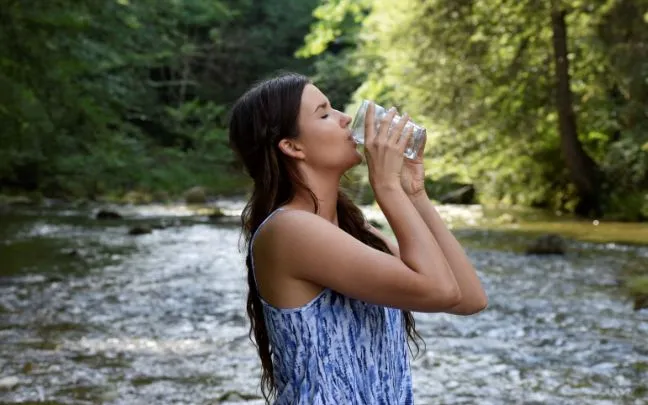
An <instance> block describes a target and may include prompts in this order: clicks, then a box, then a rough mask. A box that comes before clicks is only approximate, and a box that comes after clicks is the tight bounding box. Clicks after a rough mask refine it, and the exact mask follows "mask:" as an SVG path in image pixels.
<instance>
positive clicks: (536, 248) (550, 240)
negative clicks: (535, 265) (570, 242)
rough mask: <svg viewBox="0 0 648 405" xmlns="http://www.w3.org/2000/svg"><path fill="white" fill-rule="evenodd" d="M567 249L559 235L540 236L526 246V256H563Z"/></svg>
mask: <svg viewBox="0 0 648 405" xmlns="http://www.w3.org/2000/svg"><path fill="white" fill-rule="evenodd" d="M566 248H567V243H566V242H565V239H564V238H563V237H562V236H560V235H555V234H547V235H542V236H540V237H539V238H538V239H536V240H535V241H534V242H533V243H531V244H530V245H529V246H527V249H526V254H528V255H564V254H565V250H566Z"/></svg>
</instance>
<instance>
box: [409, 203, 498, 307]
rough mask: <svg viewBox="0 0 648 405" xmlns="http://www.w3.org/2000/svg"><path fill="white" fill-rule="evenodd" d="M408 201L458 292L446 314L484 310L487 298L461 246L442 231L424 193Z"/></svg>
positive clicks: (446, 229)
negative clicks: (436, 246)
mask: <svg viewBox="0 0 648 405" xmlns="http://www.w3.org/2000/svg"><path fill="white" fill-rule="evenodd" d="M411 200H412V203H413V205H414V207H416V210H417V211H418V213H419V214H420V216H421V217H422V218H423V220H424V221H425V223H426V224H427V227H428V228H429V229H430V231H431V232H432V233H433V234H434V237H435V238H436V240H437V242H438V243H439V246H440V247H441V249H442V250H443V254H444V255H445V258H446V260H447V261H448V263H449V265H450V268H451V269H452V272H453V273H454V276H455V279H456V280H457V283H458V284H459V289H460V290H461V296H462V299H461V302H460V303H459V304H458V305H456V306H455V307H453V308H452V309H451V310H449V311H447V312H449V313H453V314H457V315H470V314H474V313H476V312H479V311H481V310H483V309H484V308H486V306H487V305H488V298H487V297H486V293H485V292H484V289H483V288H482V285H481V282H480V281H479V277H477V273H476V272H475V268H474V267H473V265H472V263H471V262H470V259H468V256H466V253H465V252H464V249H463V248H462V247H461V244H459V242H458V241H457V239H456V238H455V237H454V235H453V234H452V233H451V232H450V230H448V228H447V227H446V225H445V223H444V222H443V219H442V218H441V216H440V215H439V213H438V212H437V210H436V209H435V208H434V206H433V205H432V203H431V202H430V200H429V198H428V197H427V195H426V194H425V192H423V193H421V194H418V195H416V196H414V197H412V198H411Z"/></svg>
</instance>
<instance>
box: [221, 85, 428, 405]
mask: <svg viewBox="0 0 648 405" xmlns="http://www.w3.org/2000/svg"><path fill="white" fill-rule="evenodd" d="M309 83H310V80H309V79H308V78H307V77H305V76H302V75H298V74H292V73H290V74H284V75H281V76H279V77H276V78H273V79H269V80H266V81H263V82H261V83H259V84H257V85H256V86H254V87H253V88H251V89H250V90H248V91H247V92H246V93H245V94H244V95H243V96H241V98H239V100H238V101H237V102H236V103H235V105H234V107H233V108H232V112H231V118H230V127H229V140H230V145H231V147H232V149H233V150H234V152H235V153H236V154H237V155H238V157H239V158H240V160H241V161H242V162H243V165H244V167H245V170H246V171H247V173H248V174H249V175H250V177H251V178H252V180H253V181H254V189H253V190H252V196H251V197H250V200H249V201H248V203H247V205H246V206H245V208H244V209H243V213H242V215H241V222H242V227H243V235H244V237H245V248H246V252H247V256H246V265H247V280H248V285H249V292H248V297H247V314H248V317H249V318H250V323H251V325H250V334H249V336H250V339H251V340H252V341H253V343H255V344H256V347H257V350H258V352H259V357H260V358H261V366H262V368H263V370H262V375H261V391H262V392H263V396H264V397H265V399H266V401H269V400H270V398H271V397H272V395H273V394H274V393H275V385H274V375H273V366H272V348H271V347H270V341H269V337H268V330H267V329H266V324H265V320H264V318H263V309H262V304H261V300H260V298H259V293H258V291H257V287H256V283H255V281H254V275H253V272H252V263H251V253H250V252H251V249H250V243H251V238H252V235H254V232H256V230H257V229H258V228H259V226H260V225H261V222H263V220H264V219H265V218H266V217H267V216H268V215H270V213H272V212H273V211H274V210H276V209H277V208H279V207H280V206H282V205H284V204H286V203H288V202H289V201H290V200H291V199H292V198H293V197H294V196H295V192H296V189H297V187H302V188H304V189H306V190H308V191H309V193H310V196H311V198H312V199H313V203H314V204H315V211H316V212H318V201H317V198H316V196H315V195H314V194H313V192H312V191H311V190H310V189H309V188H308V186H307V185H306V184H305V183H304V181H303V180H302V179H301V177H300V176H299V174H298V173H297V171H296V170H295V169H294V167H293V165H290V164H288V162H287V160H286V157H285V155H284V154H283V153H282V152H281V151H280V150H279V147H278V144H279V141H280V140H281V139H284V138H296V137H297V136H298V131H297V118H298V116H299V109H300V105H301V97H302V92H303V91H304V87H306V85H307V84H309ZM337 214H338V224H339V227H340V228H341V229H342V230H344V231H346V232H347V233H349V234H350V235H352V236H353V237H355V238H356V239H358V240H360V241H361V242H363V243H365V244H367V245H369V246H371V247H373V248H375V249H378V250H381V251H383V252H386V253H391V252H390V251H389V248H388V247H387V245H386V244H385V242H384V241H383V240H382V239H380V238H379V237H377V236H376V235H374V234H373V233H372V232H371V231H370V230H369V228H368V227H367V221H366V219H365V217H364V215H363V213H362V211H361V210H360V209H359V208H358V207H357V206H356V205H355V204H354V203H353V201H351V199H350V198H348V197H347V196H346V195H345V194H344V193H343V192H342V191H341V190H340V191H338V200H337ZM403 315H404V321H405V328H406V332H407V335H408V337H409V341H408V344H409V343H412V344H414V346H415V347H416V353H417V354H418V352H419V341H420V342H422V339H421V336H420V335H419V334H418V332H417V331H416V328H415V322H414V317H413V316H412V314H411V313H410V312H409V311H403ZM410 351H412V346H411V345H410Z"/></svg>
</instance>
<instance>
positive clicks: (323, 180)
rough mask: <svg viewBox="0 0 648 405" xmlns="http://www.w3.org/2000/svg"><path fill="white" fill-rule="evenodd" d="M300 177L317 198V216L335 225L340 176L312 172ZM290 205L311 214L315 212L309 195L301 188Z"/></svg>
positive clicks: (336, 222) (336, 221)
mask: <svg viewBox="0 0 648 405" xmlns="http://www.w3.org/2000/svg"><path fill="white" fill-rule="evenodd" d="M302 175H303V177H304V182H305V183H306V185H308V187H309V188H310V190H311V191H312V192H313V193H314V194H315V196H316V197H317V202H318V204H319V212H318V213H317V214H318V215H319V216H320V217H322V218H324V219H326V220H327V221H330V222H332V223H334V224H335V225H337V224H338V220H337V197H338V187H339V184H340V176H339V175H337V174H322V173H313V172H311V173H306V174H304V173H302ZM290 205H294V206H295V207H296V208H301V209H307V210H311V211H313V212H314V211H315V206H314V204H313V200H312V198H311V195H310V194H309V193H308V191H307V190H306V189H303V188H300V189H298V190H297V192H296V193H295V197H294V198H293V200H292V201H291V202H290Z"/></svg>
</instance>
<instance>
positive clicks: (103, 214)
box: [95, 209, 124, 219]
mask: <svg viewBox="0 0 648 405" xmlns="http://www.w3.org/2000/svg"><path fill="white" fill-rule="evenodd" d="M123 218H124V217H123V216H122V215H121V214H120V213H118V212H117V211H112V210H107V209H102V210H99V211H97V213H96V214H95V219H123Z"/></svg>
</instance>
